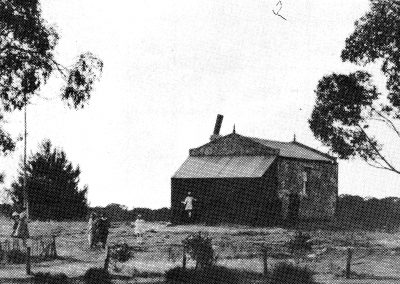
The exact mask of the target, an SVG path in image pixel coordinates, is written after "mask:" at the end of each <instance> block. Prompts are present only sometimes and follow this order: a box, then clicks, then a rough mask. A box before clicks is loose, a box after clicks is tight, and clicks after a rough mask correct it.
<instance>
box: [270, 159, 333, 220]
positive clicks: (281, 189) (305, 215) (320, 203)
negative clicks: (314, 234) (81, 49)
mask: <svg viewBox="0 0 400 284" xmlns="http://www.w3.org/2000/svg"><path fill="white" fill-rule="evenodd" d="M305 170H306V171H307V172H308V173H309V174H308V178H307V188H306V193H307V195H306V196H302V195H301V192H302V190H303V171H305ZM290 194H300V208H299V217H300V218H302V219H314V218H316V219H329V218H331V217H333V216H334V214H335V208H336V200H337V195H338V165H337V163H326V162H320V161H305V160H295V159H286V158H280V159H279V161H278V195H279V197H280V198H281V200H282V204H283V205H282V212H283V215H284V216H285V215H287V212H288V206H289V202H288V196H289V195H290Z"/></svg>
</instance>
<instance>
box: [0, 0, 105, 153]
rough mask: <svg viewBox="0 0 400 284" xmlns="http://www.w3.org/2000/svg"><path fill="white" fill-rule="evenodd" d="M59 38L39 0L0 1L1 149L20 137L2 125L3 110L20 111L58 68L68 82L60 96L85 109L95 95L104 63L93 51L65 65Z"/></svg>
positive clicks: (10, 146) (10, 147)
mask: <svg viewBox="0 0 400 284" xmlns="http://www.w3.org/2000/svg"><path fill="white" fill-rule="evenodd" d="M58 39H59V36H58V34H57V32H56V30H55V29H54V28H53V27H51V26H49V25H48V24H47V23H46V22H45V20H44V19H43V18H42V11H41V8H40V3H39V0H0V102H1V104H0V153H1V152H2V153H5V154H6V153H8V152H10V151H13V150H14V149H15V141H14V139H12V137H11V136H10V135H9V133H7V132H6V131H5V130H4V129H3V128H2V127H1V126H2V125H1V122H2V121H3V118H4V115H2V114H1V111H3V112H12V111H14V110H21V109H22V108H23V107H24V106H25V105H26V104H29V102H30V101H31V99H32V98H33V97H34V96H39V94H38V91H39V90H40V87H41V86H42V85H43V84H44V83H46V81H47V80H48V78H49V77H50V75H51V74H53V73H54V72H57V73H58V74H60V75H61V77H62V78H63V80H64V81H65V86H64V87H63V88H62V90H61V99H62V100H63V101H65V102H66V103H67V104H68V105H69V106H70V107H73V108H82V107H84V106H85V104H86V103H87V101H88V100H89V98H90V93H91V91H92V89H93V84H94V83H95V81H96V80H97V79H98V78H99V76H100V74H101V72H102V68H103V63H102V61H101V60H100V59H98V58H97V57H95V56H94V55H93V54H91V53H90V52H86V53H83V54H81V55H80V56H79V57H78V59H77V61H76V63H75V64H73V65H72V66H71V67H65V66H63V65H62V64H60V63H59V62H58V61H57V60H56V59H55V57H54V48H55V47H56V45H57V42H58Z"/></svg>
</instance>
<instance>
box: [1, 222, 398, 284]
mask: <svg viewBox="0 0 400 284" xmlns="http://www.w3.org/2000/svg"><path fill="white" fill-rule="evenodd" d="M146 226H147V228H146V229H147V232H146V234H145V237H144V242H143V244H140V245H139V244H138V243H137V239H136V237H135V235H134V230H133V227H132V226H131V225H130V223H113V224H112V228H111V230H110V235H109V244H110V245H112V244H118V243H127V244H128V245H131V246H134V249H135V252H134V257H133V258H132V259H130V260H129V261H127V262H124V263H120V262H116V261H111V263H110V267H109V269H110V272H111V273H113V274H115V275H119V276H121V277H130V278H132V281H133V282H131V281H130V280H116V283H140V282H142V283H161V282H162V279H163V277H162V276H163V274H164V272H165V271H166V270H168V269H169V268H172V267H175V266H179V265H181V264H182V248H181V247H180V245H181V242H182V240H183V239H184V238H185V237H186V236H187V235H188V234H191V233H194V232H199V231H201V232H206V233H208V234H209V236H210V237H211V238H212V240H213V246H214V250H215V253H216V256H217V264H218V265H222V266H226V267H230V268H235V269H239V270H245V271H248V272H254V273H262V271H263V261H262V257H261V245H268V247H269V248H270V249H269V250H270V251H269V255H270V257H269V258H268V269H269V270H272V269H273V267H274V266H275V265H276V264H277V263H279V262H282V261H289V262H295V263H298V264H299V265H302V266H307V267H309V268H310V269H312V270H313V271H315V272H316V276H315V277H316V279H317V280H318V281H320V282H321V283H347V284H350V283H400V232H397V233H382V232H362V231H357V232H332V231H325V230H315V231H310V232H308V233H309V234H311V236H312V237H313V240H314V244H315V245H314V246H313V251H312V252H311V253H309V254H308V255H303V256H302V257H296V258H293V257H291V256H288V255H286V254H285V253H284V251H283V250H282V245H283V244H284V243H285V242H286V241H288V240H289V239H290V238H291V237H292V236H293V234H294V231H292V230H286V229H281V228H249V227H244V226H200V225H191V226H168V225H167V224H166V223H147V224H146ZM86 227H87V224H86V223H83V222H65V223H56V222H32V223H30V232H31V235H32V236H34V237H35V236H40V235H47V236H49V235H57V238H56V243H57V253H58V255H59V256H60V259H57V260H54V261H47V262H40V263H33V264H32V271H33V272H39V271H40V272H51V273H65V274H67V275H68V276H70V277H78V276H81V275H83V274H84V273H85V271H86V270H87V269H88V268H91V267H102V266H103V264H104V260H105V257H106V252H105V250H103V249H101V248H97V249H93V250H91V249H89V248H88V240H87V234H86V232H87V229H86ZM10 231H11V223H9V222H3V223H2V224H0V240H1V239H5V238H8V235H9V232H10ZM349 246H351V247H353V248H354V255H353V259H352V272H353V274H352V278H353V279H352V280H347V279H344V277H343V272H344V269H345V266H346V257H347V250H346V249H347V247H349ZM193 265H194V263H193V261H191V260H188V266H193ZM134 278H135V279H134ZM24 279H25V280H24ZM25 281H26V275H25V266H24V265H9V264H0V283H24V282H25Z"/></svg>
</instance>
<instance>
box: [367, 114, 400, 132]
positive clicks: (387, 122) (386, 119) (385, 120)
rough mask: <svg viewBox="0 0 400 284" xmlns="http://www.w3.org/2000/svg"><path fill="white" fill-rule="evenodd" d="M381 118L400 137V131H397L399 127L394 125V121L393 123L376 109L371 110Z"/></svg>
mask: <svg viewBox="0 0 400 284" xmlns="http://www.w3.org/2000/svg"><path fill="white" fill-rule="evenodd" d="M371 109H372V110H373V111H374V112H375V113H376V114H377V115H378V116H379V117H381V118H382V120H383V121H384V122H385V123H386V124H387V125H388V126H389V127H390V128H392V130H393V131H394V132H396V134H397V136H399V137H400V131H399V130H398V129H397V127H396V126H395V125H394V123H393V121H391V120H390V119H389V118H388V117H386V116H385V115H383V114H382V113H381V112H380V111H378V110H376V109H375V108H371Z"/></svg>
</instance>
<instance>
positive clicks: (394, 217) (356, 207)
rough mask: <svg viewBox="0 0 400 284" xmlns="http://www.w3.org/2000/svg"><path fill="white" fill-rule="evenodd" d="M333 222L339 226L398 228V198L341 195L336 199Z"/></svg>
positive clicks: (367, 228)
mask: <svg viewBox="0 0 400 284" xmlns="http://www.w3.org/2000/svg"><path fill="white" fill-rule="evenodd" d="M335 223H336V224H337V225H338V226H339V227H341V228H354V229H357V228H358V229H366V230H375V229H387V230H393V229H399V228H400V198H398V197H387V198H383V199H377V198H370V199H365V198H362V197H360V196H353V195H342V196H340V197H339V199H338V203H337V208H336V220H335Z"/></svg>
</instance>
